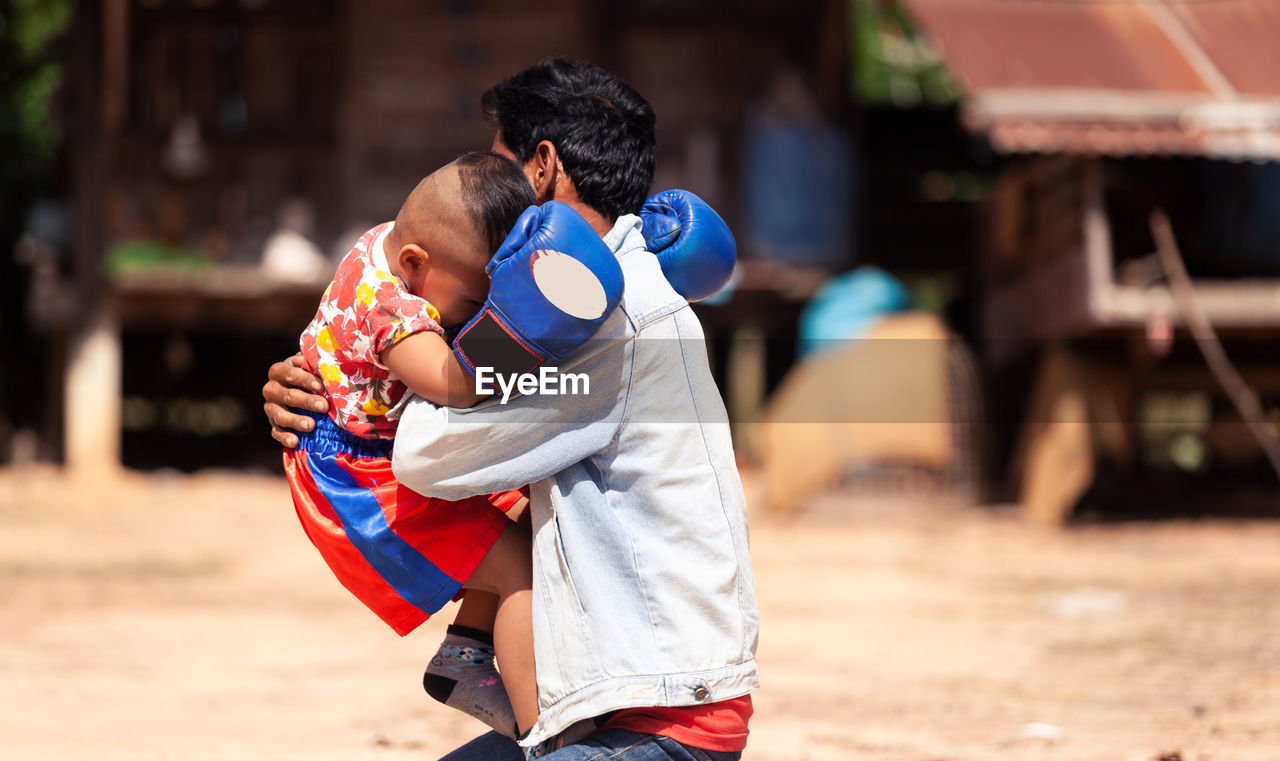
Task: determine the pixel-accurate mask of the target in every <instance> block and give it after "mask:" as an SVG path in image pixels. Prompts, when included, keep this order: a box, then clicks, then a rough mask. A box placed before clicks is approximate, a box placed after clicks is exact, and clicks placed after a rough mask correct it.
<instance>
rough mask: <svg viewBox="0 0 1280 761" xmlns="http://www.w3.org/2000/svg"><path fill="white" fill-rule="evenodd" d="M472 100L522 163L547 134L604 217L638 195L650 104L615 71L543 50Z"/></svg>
mask: <svg viewBox="0 0 1280 761" xmlns="http://www.w3.org/2000/svg"><path fill="white" fill-rule="evenodd" d="M480 107H481V109H482V110H483V111H484V116H485V118H486V119H488V120H489V121H492V122H494V123H496V124H497V125H498V126H499V128H501V130H502V142H503V143H504V144H505V145H506V146H507V147H508V148H509V149H511V152H512V153H513V154H515V157H516V160H517V161H518V162H519V163H520V164H522V165H523V164H526V163H528V161H529V159H531V158H533V154H534V150H535V149H536V148H537V146H538V143H540V142H541V141H543V140H549V141H551V144H552V145H554V146H555V147H556V153H557V155H559V157H560V161H561V163H562V164H563V165H564V171H565V172H566V173H567V174H568V175H569V177H570V178H571V179H572V180H573V184H574V187H575V188H576V189H577V191H578V197H579V198H580V199H582V202H583V203H585V204H586V205H588V206H590V207H591V208H593V209H595V210H596V211H598V212H600V213H601V214H603V215H605V216H606V217H608V218H610V219H616V218H617V217H618V216H620V215H622V214H633V213H635V212H637V211H638V210H639V209H640V205H641V204H642V203H644V199H645V197H646V196H647V195H648V193H649V185H650V184H651V183H652V182H653V164H654V158H653V146H654V142H655V138H654V113H653V108H652V107H651V106H650V105H649V103H648V101H646V100H645V99H644V98H642V97H640V94H639V93H637V92H636V91H635V90H633V89H631V85H628V84H627V83H626V82H624V81H623V80H622V79H620V78H619V77H618V76H616V75H615V74H612V73H610V72H608V71H605V70H604V69H602V68H600V67H598V66H593V65H591V64H588V63H582V62H578V61H569V60H566V59H564V58H550V59H547V60H545V61H541V62H539V63H536V64H534V65H533V66H530V67H529V68H527V69H525V70H524V71H522V72H520V73H519V74H516V75H515V76H514V77H511V78H510V79H507V80H505V81H503V82H499V83H498V84H497V85H494V87H493V88H492V89H490V90H489V91H488V92H486V93H485V94H484V95H483V96H481V98H480Z"/></svg>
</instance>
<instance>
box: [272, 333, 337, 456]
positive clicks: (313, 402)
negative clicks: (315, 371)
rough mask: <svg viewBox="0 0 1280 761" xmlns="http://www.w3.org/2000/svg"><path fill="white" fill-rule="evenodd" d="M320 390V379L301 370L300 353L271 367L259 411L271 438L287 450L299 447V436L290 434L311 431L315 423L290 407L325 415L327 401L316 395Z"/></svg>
mask: <svg viewBox="0 0 1280 761" xmlns="http://www.w3.org/2000/svg"><path fill="white" fill-rule="evenodd" d="M323 391H324V385H323V384H322V383H321V382H320V379H319V378H318V377H316V376H314V375H312V374H311V373H309V372H307V371H306V370H303V369H302V355H301V354H295V355H293V356H292V357H289V358H288V359H286V360H285V361H283V362H277V363H275V364H274V365H272V366H271V369H270V370H268V371H267V383H266V385H265V386H263V387H262V398H263V399H265V400H266V403H265V404H263V405H262V411H263V412H265V413H266V414H267V420H268V421H270V422H271V437H272V438H273V439H275V440H276V441H278V442H280V443H281V444H283V445H285V446H286V447H288V448H290V449H293V448H294V447H296V446H298V437H297V435H296V434H294V433H293V431H310V430H311V429H312V428H314V427H315V421H314V420H312V419H311V418H309V417H307V416H306V415H299V414H297V413H295V412H293V410H291V409H289V408H290V407H293V408H295V409H300V410H315V411H316V412H328V411H329V402H328V401H326V400H325V398H324V397H323V396H318V394H320V393H321V392H323Z"/></svg>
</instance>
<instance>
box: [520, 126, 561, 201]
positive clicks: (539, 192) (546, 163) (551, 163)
mask: <svg viewBox="0 0 1280 761" xmlns="http://www.w3.org/2000/svg"><path fill="white" fill-rule="evenodd" d="M530 163H531V164H532V166H531V167H530V169H531V176H530V177H529V180H530V182H532V183H533V194H534V195H535V196H536V197H537V199H538V203H546V202H547V201H550V200H551V199H553V198H555V197H556V185H557V183H560V182H563V181H564V180H566V179H568V176H567V175H565V173H564V165H563V164H561V163H560V155H559V154H558V153H557V152H556V146H555V144H554V143H552V142H551V141H550V140H543V141H542V142H540V143H538V146H537V147H536V148H534V149H533V159H532V161H531V162H530Z"/></svg>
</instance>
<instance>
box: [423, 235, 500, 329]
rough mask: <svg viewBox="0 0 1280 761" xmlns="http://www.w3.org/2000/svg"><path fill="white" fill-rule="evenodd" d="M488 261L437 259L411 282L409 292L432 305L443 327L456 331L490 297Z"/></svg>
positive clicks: (476, 257)
mask: <svg viewBox="0 0 1280 761" xmlns="http://www.w3.org/2000/svg"><path fill="white" fill-rule="evenodd" d="M484 262H485V259H484V257H483V256H481V255H477V254H474V253H473V254H471V255H463V256H457V257H448V258H446V257H443V256H435V257H431V258H430V259H429V266H427V267H423V268H422V270H421V272H420V273H419V275H418V276H417V277H411V278H409V291H410V292H411V293H413V294H414V295H415V296H420V297H421V298H424V299H426V300H427V301H430V302H431V303H432V305H434V306H435V308H436V309H438V310H439V311H440V324H441V325H442V326H444V327H445V328H456V327H461V326H462V325H464V324H466V322H467V320H470V319H471V318H472V317H474V316H475V314H476V312H479V311H480V307H481V306H483V305H484V300H485V298H486V297H487V296H488V295H489V275H488V274H487V273H486V272H485V271H484Z"/></svg>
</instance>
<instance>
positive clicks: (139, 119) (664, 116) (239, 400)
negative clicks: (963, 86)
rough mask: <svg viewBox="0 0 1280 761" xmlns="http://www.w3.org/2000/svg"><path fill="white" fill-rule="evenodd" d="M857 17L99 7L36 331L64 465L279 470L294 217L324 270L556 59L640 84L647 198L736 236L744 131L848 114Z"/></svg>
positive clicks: (173, 4) (445, 3)
mask: <svg viewBox="0 0 1280 761" xmlns="http://www.w3.org/2000/svg"><path fill="white" fill-rule="evenodd" d="M844 12H845V3H844V2H842V1H840V0H798V2H793V3H787V4H785V5H778V4H776V3H773V2H768V1H767V0H745V1H743V0H735V1H734V2H728V1H727V0H714V1H712V2H699V3H687V2H673V1H672V0H629V1H627V2H604V1H603V0H548V2H541V3H524V2H516V1H515V0H438V1H433V2H416V1H412V0H360V1H359V2H357V1H356V0H93V1H88V2H83V3H81V4H80V6H79V9H78V10H77V15H76V18H75V21H74V23H73V27H72V29H71V31H70V33H69V35H68V39H67V43H66V50H67V51H68V54H67V55H68V60H67V61H66V66H65V83H64V88H63V97H62V108H61V112H62V113H61V120H60V121H61V123H62V124H63V125H65V133H66V137H67V151H66V162H65V163H66V167H67V173H68V182H67V184H68V188H69V196H70V198H69V200H70V204H69V206H70V208H71V209H72V219H71V227H72V229H73V231H74V233H73V237H72V240H71V243H70V245H69V246H68V251H67V252H66V255H65V261H63V262H61V263H60V264H59V266H57V267H54V268H50V272H49V273H46V275H50V273H52V274H51V275H50V276H51V277H55V280H54V281H51V282H49V283H46V284H45V285H46V286H48V287H42V286H40V285H39V284H37V287H36V290H37V291H39V292H40V293H41V294H46V295H48V296H49V298H48V299H47V300H46V299H42V300H41V303H40V305H39V308H38V311H39V313H40V315H41V318H40V324H41V329H42V330H47V331H48V332H49V333H50V334H52V335H54V336H55V337H59V338H58V339H57V340H58V341H61V343H60V344H58V345H59V347H60V348H59V349H58V350H57V351H56V352H55V353H56V355H57V356H56V357H55V363H54V364H55V368H54V370H53V372H52V375H53V378H51V380H52V381H53V382H54V383H56V384H58V385H60V386H64V387H65V388H66V391H65V393H64V394H63V395H62V396H61V397H60V398H57V399H54V400H53V402H52V405H51V407H52V408H54V409H55V412H54V413H51V419H52V425H51V428H53V429H55V430H64V431H65V437H66V438H65V441H63V442H62V445H63V446H62V449H64V450H65V453H66V459H67V461H68V462H69V464H72V465H73V466H75V465H76V464H77V463H99V464H101V463H112V462H115V461H118V460H120V459H121V454H120V446H121V445H120V443H119V442H120V441H121V439H120V437H119V436H118V435H117V432H118V431H120V430H121V429H123V431H124V436H123V442H124V444H123V446H124V455H123V460H124V462H125V464H128V465H133V466H138V467H153V466H157V465H162V464H168V465H172V466H174V467H180V468H190V467H195V466H197V465H200V464H201V463H204V462H213V463H218V464H222V465H227V466H235V465H243V464H246V463H262V462H268V463H269V462H270V461H271V459H272V457H271V453H272V451H273V443H272V442H271V441H270V440H269V439H268V438H267V435H266V431H265V424H264V423H263V421H262V420H261V416H260V414H259V413H258V409H260V407H259V403H260V398H259V397H258V392H259V389H260V387H261V384H262V381H263V380H264V373H265V368H266V365H267V363H268V362H270V361H272V360H275V359H278V358H280V357H283V356H285V355H287V354H288V353H290V352H291V351H293V350H294V347H295V346H296V336H297V333H298V332H299V331H300V329H301V328H302V327H303V326H304V325H305V324H306V321H307V320H309V319H310V317H311V315H312V313H313V311H314V308H315V302H316V300H317V298H318V294H319V292H320V288H321V286H320V284H319V282H318V278H312V279H308V278H305V277H303V278H293V279H292V280H288V279H286V280H281V281H275V280H272V279H270V278H264V277H262V275H261V272H260V271H259V270H257V269H256V268H257V266H258V265H259V263H260V260H261V258H262V254H263V249H264V246H266V245H267V244H268V242H269V240H270V239H271V238H272V236H273V234H275V233H277V232H279V231H280V229H281V228H282V225H284V224H285V222H284V220H283V219H282V214H285V213H287V212H288V211H289V210H290V209H293V210H295V211H296V210H297V209H302V210H303V211H304V212H305V213H302V214H301V215H300V216H299V217H298V219H301V220H302V221H301V222H296V223H294V226H301V227H303V228H304V229H305V232H306V237H308V238H309V239H310V240H311V241H313V242H314V243H315V244H316V247H317V248H318V249H319V250H320V251H321V252H322V253H324V254H326V255H332V254H333V252H334V251H337V250H340V249H341V250H345V247H348V246H349V245H350V242H351V240H354V237H355V234H357V233H358V232H359V231H361V230H363V229H364V228H365V227H366V226H368V225H370V224H372V223H376V222H379V221H382V220H385V219H387V218H389V217H391V216H393V215H394V213H395V212H396V210H397V209H398V207H399V204H400V202H401V201H402V200H403V197H404V195H405V194H406V193H407V191H408V190H409V189H410V188H412V186H413V185H414V184H415V183H416V182H417V180H418V179H420V178H421V177H422V176H423V175H424V174H426V173H427V172H429V171H430V170H432V169H433V168H435V167H437V166H439V165H441V164H443V163H445V162H447V161H449V160H451V159H452V158H453V157H454V156H456V155H457V154H459V153H461V152H463V151H467V150H473V149H478V148H486V147H488V145H489V143H490V140H491V138H492V128H491V127H490V126H489V125H487V124H485V123H484V122H483V120H482V119H481V116H480V113H479V97H480V94H481V93H482V92H483V91H484V90H486V89H487V88H488V87H490V86H491V85H493V84H495V83H496V82H498V81H500V80H501V79H503V78H505V77H507V76H510V75H512V74H514V73H516V72H517V71H519V70H520V69H522V68H524V67H525V66H527V65H529V64H531V63H534V62H536V61H538V60H540V59H542V58H545V57H549V56H555V55H564V56H569V57H573V58H580V59H584V60H588V61H591V62H593V63H597V64H599V65H602V66H604V67H606V68H609V69H611V70H613V71H615V72H617V73H619V74H620V75H621V76H623V77H624V78H625V79H627V80H628V81H629V82H630V83H631V84H632V85H633V86H635V87H636V89H637V90H638V91H640V92H641V93H642V94H644V95H645V96H646V97H647V98H648V99H649V100H650V101H651V103H652V104H653V106H654V107H655V110H656V111H657V113H658V117H659V118H658V154H659V156H658V159H659V161H658V163H659V167H660V169H659V175H658V177H657V178H656V179H655V183H654V187H655V189H661V188H667V187H687V188H689V189H691V190H694V191H695V192H698V193H699V194H701V195H702V196H703V197H704V198H706V199H707V200H708V201H709V202H711V203H712V204H714V205H715V206H716V207H717V208H718V209H720V210H721V211H722V213H723V214H724V216H726V218H728V219H729V221H730V223H731V224H736V223H737V221H738V218H739V214H740V210H739V207H740V199H741V194H740V193H739V192H737V187H738V183H739V181H740V179H741V171H742V162H741V161H740V159H739V154H740V152H741V150H742V136H743V125H744V118H745V114H746V113H747V111H748V110H749V108H750V105H751V103H752V102H753V101H755V100H758V99H759V98H761V97H762V96H763V94H764V93H765V92H766V90H767V87H768V83H769V81H770V78H771V76H772V74H773V72H775V71H776V70H778V69H782V68H785V69H787V70H790V71H794V72H796V73H797V74H798V75H799V76H800V77H801V78H802V79H803V80H804V81H805V82H807V83H809V85H810V87H811V89H812V91H813V95H814V97H815V98H816V99H817V100H818V101H819V102H820V103H821V104H822V107H823V108H824V109H827V110H828V111H830V112H838V111H839V110H840V109H842V108H846V106H847V103H848V88H847V83H846V77H845V72H846V69H847V66H846V52H845V47H846V44H847V39H846V35H845V33H844V29H845V24H844V21H843V19H844ZM139 241H141V242H145V245H144V246H141V247H136V246H135V247H132V248H131V247H130V245H131V244H132V243H134V242H139ZM149 257H150V258H149ZM153 260H159V262H160V263H161V264H166V263H169V264H172V263H174V262H178V263H180V264H182V265H186V264H189V265H191V266H190V267H189V268H187V269H186V270H183V266H177V267H158V268H153V269H149V267H148V265H150V264H152V263H154V262H153ZM138 261H141V262H142V264H141V265H138ZM135 265H138V266H135ZM109 270H110V271H112V272H114V273H115V274H114V276H113V277H111V278H108V277H107V273H108V271H109ZM175 270H177V271H175ZM193 272H194V275H193ZM326 274H327V273H326ZM117 377H119V378H120V381H119V382H117V381H116V380H115V378H117ZM64 381H65V382H64ZM114 399H122V400H123V404H122V405H116V404H114V403H112V400H114ZM59 421H61V422H59ZM64 424H65V425H64ZM54 438H56V435H55V436H54Z"/></svg>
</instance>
